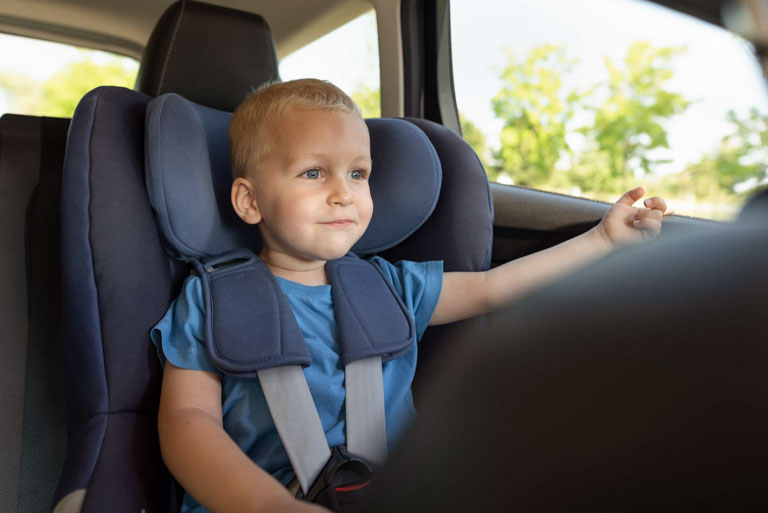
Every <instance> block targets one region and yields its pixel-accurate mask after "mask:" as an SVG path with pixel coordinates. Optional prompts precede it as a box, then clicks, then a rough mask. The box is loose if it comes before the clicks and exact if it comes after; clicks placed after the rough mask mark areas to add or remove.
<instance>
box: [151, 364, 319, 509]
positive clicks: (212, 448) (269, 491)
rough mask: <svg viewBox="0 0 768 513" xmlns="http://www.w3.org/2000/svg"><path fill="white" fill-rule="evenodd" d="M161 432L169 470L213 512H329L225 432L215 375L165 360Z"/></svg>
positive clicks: (164, 458) (161, 446) (219, 393)
mask: <svg viewBox="0 0 768 513" xmlns="http://www.w3.org/2000/svg"><path fill="white" fill-rule="evenodd" d="M158 430H159V434H160V449H161V452H162V454H163V460H164V461H165V464H166V466H167V467H168V469H169V470H170V471H171V473H172V474H173V475H174V476H175V477H176V479H177V480H178V481H179V483H180V484H181V485H182V486H183V487H184V489H185V490H187V491H188V492H189V493H190V494H191V495H192V496H193V497H194V498H195V499H196V500H197V501H198V502H200V503H201V504H202V505H203V506H205V507H206V508H208V509H209V510H211V511H212V512H214V513H217V512H226V513H239V512H243V513H245V512H248V513H258V512H268V511H275V512H277V511H279V512H315V513H319V512H325V513H328V512H327V510H325V509H324V508H320V507H319V506H315V505H312V504H308V503H304V502H301V501H298V500H296V499H294V498H293V497H291V496H290V494H289V493H288V492H287V491H286V489H285V488H284V487H283V486H282V485H281V484H280V483H279V482H278V481H276V480H275V479H274V478H273V477H272V476H271V475H269V474H268V473H267V472H265V471H264V470H262V469H261V468H259V467H258V466H257V465H256V464H254V463H253V462H252V461H251V460H250V459H249V458H248V456H246V455H245V453H243V451H242V450H240V448H239V447H238V446H237V444H235V442H234V441H232V439H231V438H230V437H229V435H227V433H226V432H225V431H224V429H223V427H222V413H221V382H220V380H219V378H218V376H216V375H215V374H212V373H210V372H204V371H196V370H187V369H181V368H179V367H176V366H175V365H173V364H171V363H170V362H166V364H165V371H164V374H163V388H162V393H161V396H160V411H159V414H158Z"/></svg>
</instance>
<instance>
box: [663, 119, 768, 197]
mask: <svg viewBox="0 0 768 513" xmlns="http://www.w3.org/2000/svg"><path fill="white" fill-rule="evenodd" d="M727 120H728V121H729V122H730V123H731V126H732V130H731V132H730V133H728V134H726V135H725V137H723V139H722V140H721V141H720V146H719V148H718V149H717V150H716V151H715V152H713V153H712V154H710V155H704V156H703V157H702V158H701V159H700V160H699V161H698V162H695V163H693V164H689V165H688V166H686V168H685V169H684V170H683V172H682V173H679V174H676V175H672V176H670V177H669V178H668V185H669V187H670V189H672V190H675V191H692V192H693V193H694V194H695V196H696V198H697V199H699V200H707V201H711V202H715V203H736V202H737V201H739V200H740V199H741V196H743V195H744V194H748V193H750V192H752V190H753V189H754V188H755V187H757V186H759V185H760V184H762V183H763V182H764V181H765V180H766V179H768V114H763V113H761V112H760V111H759V110H758V109H751V110H750V111H749V113H748V114H747V115H745V116H743V117H740V116H739V115H737V114H736V113H735V112H734V111H729V112H728V115H727ZM739 185H742V186H745V187H743V190H742V191H741V194H739V193H738V192H737V188H738V186H739Z"/></svg>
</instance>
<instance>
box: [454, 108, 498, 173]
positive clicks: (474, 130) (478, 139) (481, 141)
mask: <svg viewBox="0 0 768 513" xmlns="http://www.w3.org/2000/svg"><path fill="white" fill-rule="evenodd" d="M459 121H460V123H461V135H462V137H463V138H464V140H465V141H467V143H468V144H469V145H470V146H471V147H472V149H473V150H475V153H477V156H478V157H479V158H480V162H482V164H483V167H484V168H485V171H486V173H488V178H489V179H490V180H496V179H498V175H499V171H498V170H497V169H491V168H489V167H488V144H487V139H486V136H485V134H484V133H483V132H482V130H480V128H478V127H477V125H475V124H474V123H472V122H471V121H470V120H468V119H467V117H466V116H465V115H464V113H462V112H459Z"/></svg>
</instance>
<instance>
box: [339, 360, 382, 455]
mask: <svg viewBox="0 0 768 513" xmlns="http://www.w3.org/2000/svg"><path fill="white" fill-rule="evenodd" d="M344 375H345V377H344V379H345V382H346V385H345V386H346V408H347V433H346V434H347V451H348V452H349V453H350V454H353V455H355V456H358V457H360V458H362V459H363V460H365V461H368V462H370V463H373V464H375V465H383V464H384V461H385V460H386V459H387V428H386V421H385V416H384V378H383V375H382V368H381V356H371V357H369V358H364V359H362V360H357V361H354V362H352V363H349V364H347V366H346V367H345V368H344Z"/></svg>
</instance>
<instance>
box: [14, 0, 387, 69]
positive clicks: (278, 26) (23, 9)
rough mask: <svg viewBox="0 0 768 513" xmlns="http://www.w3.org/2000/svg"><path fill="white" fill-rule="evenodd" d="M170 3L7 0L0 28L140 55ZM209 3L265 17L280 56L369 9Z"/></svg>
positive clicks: (292, 2)
mask: <svg viewBox="0 0 768 513" xmlns="http://www.w3.org/2000/svg"><path fill="white" fill-rule="evenodd" d="M172 3H173V0H163V1H160V2H156V1H154V0H138V1H136V2H130V3H127V2H124V1H123V0H37V1H35V2H28V1H24V0H10V1H7V2H3V3H2V4H0V32H4V33H8V34H13V35H18V36H25V37H33V38H37V39H45V40H49V41H54V42H60V43H66V44H72V45H77V46H83V47H87V48H94V49H99V50H105V51H109V52H113V53H118V54H121V55H127V56H129V57H133V58H135V59H140V58H141V53H142V51H143V49H144V46H145V44H146V42H147V40H148V39H149V35H150V33H151V32H152V29H153V27H154V26H155V23H156V22H157V20H158V19H159V18H160V15H161V14H162V13H163V11H164V10H165V9H166V8H167V7H168V6H169V5H171V4H172ZM209 3H213V4H216V5H220V6H223V7H230V8H232V9H240V10H243V11H248V12H253V13H257V14H260V15H261V16H263V17H264V19H266V20H267V22H268V23H269V25H270V28H271V29H272V33H273V35H274V38H275V42H276V45H277V54H278V58H280V59H282V58H283V57H285V56H287V55H289V54H290V53H292V52H294V51H295V50H298V49H299V48H301V47H303V46H305V45H307V44H309V43H310V42H312V41H314V40H315V39H317V38H318V37H320V36H322V35H324V34H326V33H328V32H330V31H332V30H334V29H335V28H337V27H340V26H341V25H343V24H345V23H347V22H348V21H351V20H353V19H355V18H356V17H358V16H360V15H361V14H363V13H365V12H367V11H369V10H371V9H372V8H373V4H372V3H371V2H369V1H367V0H324V1H323V2H317V1H315V0H281V1H280V2H274V1H271V0H215V1H213V2H210V1H209ZM377 3H380V2H377ZM94 27H98V30H94Z"/></svg>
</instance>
